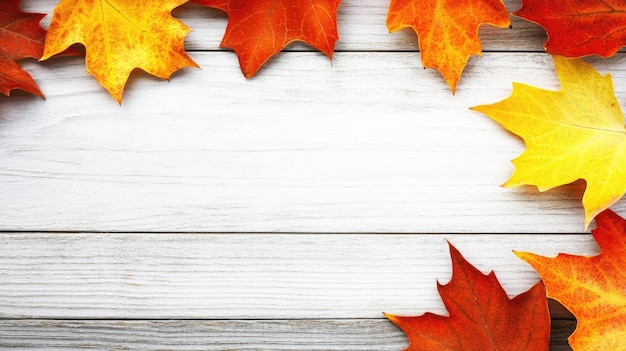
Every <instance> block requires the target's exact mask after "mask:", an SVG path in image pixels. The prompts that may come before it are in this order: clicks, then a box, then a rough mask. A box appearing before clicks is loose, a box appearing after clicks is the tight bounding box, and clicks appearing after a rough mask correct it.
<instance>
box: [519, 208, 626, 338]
mask: <svg viewBox="0 0 626 351" xmlns="http://www.w3.org/2000/svg"><path fill="white" fill-rule="evenodd" d="M596 224H597V229H595V230H593V231H592V234H593V237H594V239H595V240H596V242H597V243H598V246H599V247H600V250H601V253H600V254H599V255H597V256H592V257H586V256H575V255H568V254H559V255H558V256H557V257H555V258H548V257H543V256H538V255H535V254H532V253H527V252H516V254H517V256H519V257H520V258H521V259H523V260H524V261H526V262H528V263H529V264H530V265H531V266H533V268H535V270H537V272H539V275H541V278H542V279H543V281H544V283H545V284H546V290H547V294H548V296H549V297H551V298H553V299H555V300H557V301H559V302H560V303H561V304H563V306H565V307H567V309H569V310H570V311H571V312H572V313H573V314H574V316H575V317H576V319H577V325H576V330H575V331H574V333H573V334H572V335H571V336H570V337H569V343H570V345H571V346H572V348H573V349H574V350H625V349H626V221H624V219H622V218H621V217H620V216H618V215H617V214H615V213H614V212H612V211H611V210H605V211H604V212H601V213H600V214H599V215H597V216H596Z"/></svg>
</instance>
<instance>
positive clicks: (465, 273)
mask: <svg viewBox="0 0 626 351" xmlns="http://www.w3.org/2000/svg"><path fill="white" fill-rule="evenodd" d="M449 246H450V256H451V258H452V279H451V280H450V282H449V283H448V284H446V285H441V284H439V283H437V290H438V291H439V295H441V299H442V300H443V303H444V305H445V306H446V309H447V311H448V313H449V314H450V316H449V317H447V316H439V315H435V314H432V313H425V314H424V315H422V316H418V317H399V316H394V315H390V314H385V316H386V317H387V318H389V320H391V321H392V322H393V323H395V324H396V325H397V326H398V327H400V328H401V329H402V330H403V331H404V332H405V333H406V335H407V336H408V338H409V347H408V348H407V349H406V351H420V350H424V351H426V350H428V351H430V350H475V351H482V350H503V351H504V350H506V351H515V350H520V351H522V350H523V351H526V350H534V351H538V350H548V347H549V342H550V314H549V311H548V302H547V299H546V293H545V287H544V285H543V283H541V282H538V283H537V284H535V285H534V286H533V287H532V288H530V289H529V290H528V291H526V292H524V293H522V294H520V295H518V296H516V297H515V298H513V299H510V298H509V297H508V296H507V294H506V292H505V291H504V289H502V286H501V285H500V283H499V282H498V280H497V278H496V276H495V274H494V273H493V271H492V272H490V273H489V274H488V275H485V274H483V273H482V272H480V271H479V270H478V269H476V268H475V267H474V266H472V265H471V264H470V263H468V262H467V261H466V260H465V258H463V256H462V255H461V254H460V253H459V251H458V250H457V249H456V248H455V247H454V246H452V245H451V244H449Z"/></svg>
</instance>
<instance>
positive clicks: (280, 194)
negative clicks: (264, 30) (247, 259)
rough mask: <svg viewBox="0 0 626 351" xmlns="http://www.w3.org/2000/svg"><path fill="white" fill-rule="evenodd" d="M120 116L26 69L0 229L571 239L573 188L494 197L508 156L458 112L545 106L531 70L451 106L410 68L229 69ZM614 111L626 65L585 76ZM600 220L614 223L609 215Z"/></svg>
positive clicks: (61, 77)
mask: <svg viewBox="0 0 626 351" xmlns="http://www.w3.org/2000/svg"><path fill="white" fill-rule="evenodd" d="M194 58H195V59H196V60H197V61H198V63H199V64H200V65H201V66H202V67H203V69H202V70H191V69H190V70H184V71H182V72H180V73H179V74H177V75H176V76H175V77H174V78H173V79H172V80H171V82H170V83H169V84H168V83H167V82H164V81H160V80H157V79H153V78H149V77H145V76H142V75H136V76H135V78H134V79H133V80H132V81H131V82H130V84H129V86H128V87H127V93H126V96H125V101H124V102H123V105H122V106H121V107H120V106H118V105H117V104H116V103H115V102H114V101H113V99H112V98H111V97H110V96H109V95H108V94H107V93H106V91H104V90H103V89H102V88H101V87H100V86H99V85H98V84H97V83H96V82H95V80H93V79H92V78H91V77H90V76H88V75H86V74H85V72H84V66H83V63H82V59H80V58H66V59H59V60H56V62H50V63H47V64H45V65H38V64H30V63H27V64H26V66H27V67H28V69H29V71H31V72H32V73H33V75H34V76H35V77H37V79H38V81H39V83H40V85H41V88H42V90H43V92H44V93H45V94H46V96H47V99H46V100H45V101H42V100H39V99H36V98H34V97H32V96H26V95H18V96H15V97H10V98H9V97H0V103H1V105H0V115H1V117H0V159H2V162H1V163H0V208H2V211H0V229H2V230H59V231H66V230H67V231H176V232H178V231H191V232H194V231H203V232H208V231H212V232H224V231H228V232H234V231H237V232H239V231H241V232H293V231H304V232H425V233H428V232H435V233H437V232H451V233H453V232H461V233H472V232H489V233H491V232H503V233H508V232H548V233H550V232H565V233H567V232H570V233H571V232H579V231H581V230H582V227H583V209H582V206H581V204H580V192H581V187H580V186H579V187H562V188H558V189H555V190H551V191H549V192H546V193H539V192H538V191H537V190H536V189H535V188H533V187H521V188H515V189H504V188H501V187H500V186H499V185H500V184H502V183H503V182H504V181H505V180H506V179H507V178H508V177H509V176H510V174H511V172H512V166H511V163H510V160H511V159H513V158H515V157H517V156H518V155H519V154H520V153H521V151H522V150H523V145H522V143H521V142H520V141H519V140H518V139H517V138H515V137H513V136H511V135H510V134H508V133H507V132H506V131H505V130H503V129H502V128H501V127H499V126H498V125H497V124H496V123H495V122H493V121H491V120H490V119H489V118H487V117H486V116H484V115H481V114H479V113H477V112H474V111H470V110H469V109H468V108H469V107H470V106H474V105H478V104H483V103H490V102H495V101H497V100H500V99H503V98H505V97H507V96H508V95H509V94H510V92H511V82H512V81H520V82H524V83H527V84H532V85H535V86H539V87H543V88H547V89H556V88H558V83H557V81H556V77H555V73H554V69H553V64H552V62H551V61H552V60H551V58H550V57H549V56H548V55H545V54H528V53H507V54H502V53H492V54H485V55H484V57H483V58H482V59H480V60H476V61H472V62H471V63H470V66H469V67H468V68H467V70H466V74H465V76H464V77H463V78H462V81H461V84H460V85H459V89H458V93H457V95H456V96H453V95H451V94H450V91H449V89H448V87H447V85H446V84H445V82H443V79H442V78H441V77H440V76H439V74H438V73H437V72H434V71H433V70H426V71H425V70H422V69H421V68H420V67H419V64H418V63H417V61H415V60H414V54H413V53H395V54H393V55H392V54H388V53H352V52H350V53H338V54H337V55H336V57H335V61H334V63H333V66H332V67H329V65H328V62H327V61H326V60H324V59H323V58H322V57H320V56H319V55H318V54H317V53H287V54H286V55H284V56H281V57H280V58H278V59H277V60H275V62H274V63H273V64H272V65H270V66H269V67H267V69H266V71H265V72H264V74H262V75H259V76H258V77H257V78H255V79H252V80H245V79H243V78H242V77H241V76H240V73H239V69H238V67H237V66H236V65H232V59H233V57H231V55H230V53H224V52H201V53H200V52H198V53H194ZM592 62H593V64H594V65H595V66H596V67H597V69H599V70H600V71H603V72H606V71H608V70H610V71H611V72H612V75H613V78H614V81H615V86H616V93H617V96H618V99H619V100H620V101H626V68H625V67H626V65H625V63H626V56H625V55H623V54H619V55H617V56H616V57H614V58H612V59H609V60H592ZM614 209H615V210H616V211H617V212H618V213H621V214H626V207H625V205H624V202H623V201H622V202H619V203H618V204H617V205H615V206H614Z"/></svg>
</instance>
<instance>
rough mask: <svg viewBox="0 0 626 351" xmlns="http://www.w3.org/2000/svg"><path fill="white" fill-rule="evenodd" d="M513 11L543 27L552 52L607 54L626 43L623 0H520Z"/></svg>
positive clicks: (549, 49) (547, 49)
mask: <svg viewBox="0 0 626 351" xmlns="http://www.w3.org/2000/svg"><path fill="white" fill-rule="evenodd" d="M513 14H514V15H516V16H519V17H521V18H524V19H526V20H528V21H531V22H535V23H537V24H539V25H540V26H542V27H543V28H545V30H546V32H547V33H548V41H547V42H546V44H545V48H546V51H547V52H549V53H551V54H553V55H563V56H567V57H583V56H588V55H600V56H602V57H609V56H612V55H613V54H615V53H616V52H617V51H618V50H619V49H620V48H621V47H622V46H624V45H626V2H625V1H624V0H558V1H554V0H523V2H522V8H521V9H520V10H519V11H516V12H513Z"/></svg>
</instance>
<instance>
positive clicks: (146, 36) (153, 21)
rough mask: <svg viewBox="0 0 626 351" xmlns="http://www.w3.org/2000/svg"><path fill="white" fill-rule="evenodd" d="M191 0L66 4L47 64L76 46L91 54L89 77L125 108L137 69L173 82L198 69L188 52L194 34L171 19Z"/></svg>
mask: <svg viewBox="0 0 626 351" xmlns="http://www.w3.org/2000/svg"><path fill="white" fill-rule="evenodd" d="M186 2H187V0H162V1H153V0H62V1H61V3H59V5H57V7H56V8H55V10H54V16H53V18H52V22H51V23H50V27H49V28H48V35H47V37H46V45H45V50H44V53H43V57H42V58H41V59H42V60H46V59H48V58H49V57H50V56H52V55H54V54H56V53H58V52H61V51H63V50H65V49H66V48H68V47H69V46H70V45H72V44H76V43H82V44H84V45H85V48H86V59H85V61H86V66H87V72H89V73H90V74H92V75H93V76H94V77H95V78H96V79H97V80H98V82H100V84H101V85H102V86H103V87H104V88H105V89H107V90H108V91H109V93H110V94H111V95H112V96H113V97H114V98H115V99H116V100H117V101H118V102H121V100H122V94H123V91H124V86H125V85H126V81H127V80H128V77H129V76H130V74H131V72H132V71H133V70H134V69H135V68H140V69H142V70H144V71H145V72H147V73H150V74H152V75H154V76H156V77H159V78H163V79H169V77H170V76H171V75H172V73H174V72H175V71H177V70H179V69H180V68H183V67H187V66H192V67H198V65H197V64H196V63H195V62H194V61H193V60H191V58H189V56H187V53H186V52H185V49H184V47H183V42H184V40H185V37H186V36H187V34H188V33H189V31H190V30H189V28H187V26H185V25H184V24H183V23H182V22H181V21H179V20H177V19H175V18H174V17H172V16H171V11H172V9H174V8H176V7H178V6H180V5H182V4H184V3H186Z"/></svg>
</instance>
